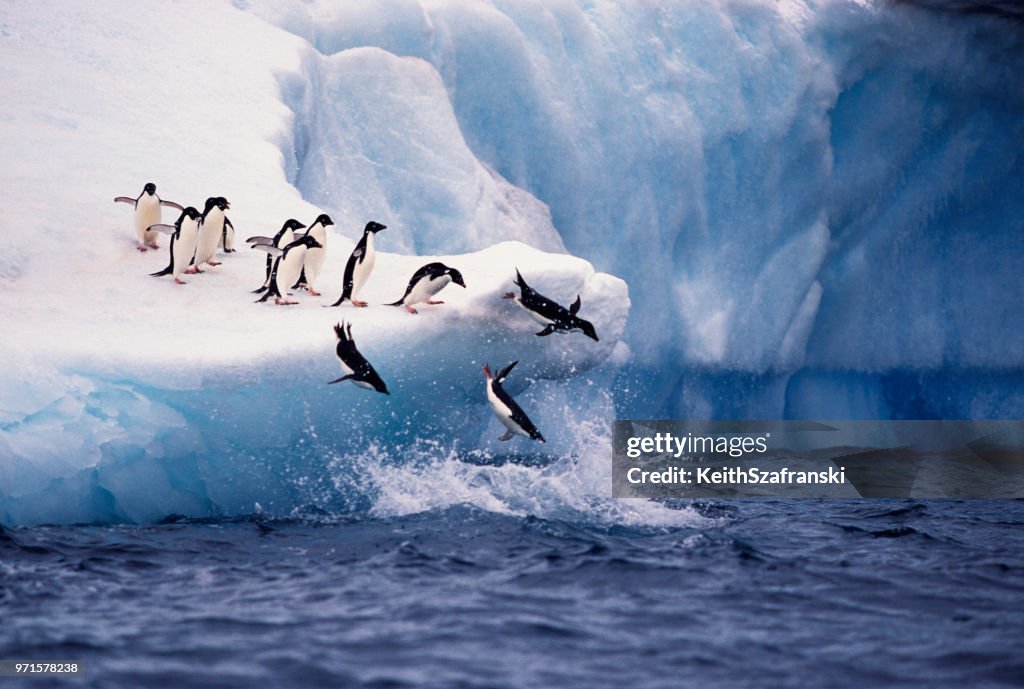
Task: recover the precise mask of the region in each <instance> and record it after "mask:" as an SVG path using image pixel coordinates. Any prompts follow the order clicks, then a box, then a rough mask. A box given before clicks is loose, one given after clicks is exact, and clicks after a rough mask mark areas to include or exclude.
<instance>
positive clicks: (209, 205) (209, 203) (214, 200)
mask: <svg viewBox="0 0 1024 689" xmlns="http://www.w3.org/2000/svg"><path fill="white" fill-rule="evenodd" d="M216 205H217V197H216V196H211V197H209V198H208V199H206V205H205V206H203V212H204V213H209V212H210V209H211V208H213V207H214V206H216Z"/></svg>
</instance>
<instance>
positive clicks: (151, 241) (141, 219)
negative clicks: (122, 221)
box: [114, 182, 185, 251]
mask: <svg viewBox="0 0 1024 689" xmlns="http://www.w3.org/2000/svg"><path fill="white" fill-rule="evenodd" d="M114 203H130V204H131V205H132V206H133V207H134V208H135V236H136V238H137V239H138V242H139V243H138V244H137V245H136V247H135V248H137V249H138V250H139V251H146V250H147V248H148V247H152V248H154V249H159V248H160V247H159V246H158V245H157V243H156V232H154V231H151V230H149V229H148V228H149V227H150V225H158V224H160V207H161V206H169V207H170V208H176V209H177V210H179V211H181V210H185V209H184V208H182V207H181V206H179V205H178V204H176V203H174V201H163V200H161V199H160V197H159V196H157V195H156V185H155V184H153V183H152V182H146V186H144V187H143V188H142V193H141V194H139V196H138V198H134V199H133V198H132V197H130V196H117V197H115V198H114ZM147 245H148V247H147Z"/></svg>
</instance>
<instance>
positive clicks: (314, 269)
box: [292, 213, 334, 297]
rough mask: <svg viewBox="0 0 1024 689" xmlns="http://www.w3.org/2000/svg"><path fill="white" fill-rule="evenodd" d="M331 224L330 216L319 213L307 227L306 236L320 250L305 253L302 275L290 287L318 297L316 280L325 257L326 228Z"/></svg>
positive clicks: (332, 222)
mask: <svg viewBox="0 0 1024 689" xmlns="http://www.w3.org/2000/svg"><path fill="white" fill-rule="evenodd" d="M333 224H334V221H333V220H331V216H329V215H327V214H326V213H321V214H320V215H318V216H317V218H316V220H314V221H313V224H312V225H310V226H309V229H308V230H306V234H307V235H309V236H311V237H313V239H315V240H316V241H317V242H319V243H320V248H319V249H309V250H308V251H306V260H305V262H303V264H302V273H300V274H299V279H298V282H296V283H295V284H294V285H292V287H296V288H298V287H302V288H305V289H307V290H309V293H310V294H311V295H312V296H314V297H319V296H320V293H319V292H317V291H316V279H317V278H318V277H320V271H321V269H323V267H324V258H326V256H327V228H328V227H330V226H331V225H333Z"/></svg>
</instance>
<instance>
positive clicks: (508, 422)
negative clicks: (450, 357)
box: [484, 361, 544, 443]
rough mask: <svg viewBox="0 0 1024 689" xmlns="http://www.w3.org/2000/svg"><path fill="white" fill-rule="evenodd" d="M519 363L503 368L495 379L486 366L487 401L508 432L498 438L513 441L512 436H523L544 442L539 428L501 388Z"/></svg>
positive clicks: (515, 362) (514, 362)
mask: <svg viewBox="0 0 1024 689" xmlns="http://www.w3.org/2000/svg"><path fill="white" fill-rule="evenodd" d="M518 363H519V362H518V361H513V362H512V363H511V364H509V365H508V366H506V367H505V368H503V369H502V370H501V371H499V372H498V375H497V376H495V377H494V378H493V379H492V378H491V368H490V366H488V365H487V364H484V376H485V377H486V378H487V401H488V402H490V403H491V409H493V410H494V415H495V416H497V417H498V420H499V421H501V422H502V423H503V424H504V425H505V428H507V429H508V431H506V432H505V435H503V436H501V437H500V438H498V440H511V439H512V436H515V435H521V436H524V437H527V438H532V439H534V440H539V441H541V442H542V443H543V442H544V436H542V435H541V434H540V431H538V430H537V427H536V426H534V425H533V422H532V421H530V419H529V418H527V416H526V412H524V411H523V410H522V409H521V408H520V407H519V405H518V404H516V401H515V400H514V399H512V398H511V397H510V396H509V394H508V393H507V392H505V389H504V388H503V387H501V384H502V383H503V382H505V379H506V378H508V374H509V373H510V372H511V371H512V369H513V368H514V367H515V365H516V364H518Z"/></svg>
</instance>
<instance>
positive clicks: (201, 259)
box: [185, 196, 231, 274]
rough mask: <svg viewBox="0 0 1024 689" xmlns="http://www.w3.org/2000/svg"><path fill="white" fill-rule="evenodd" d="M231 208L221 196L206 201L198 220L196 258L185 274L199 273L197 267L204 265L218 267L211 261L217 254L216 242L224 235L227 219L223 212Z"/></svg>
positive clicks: (217, 263)
mask: <svg viewBox="0 0 1024 689" xmlns="http://www.w3.org/2000/svg"><path fill="white" fill-rule="evenodd" d="M228 208H231V204H229V203H228V200H227V199H226V198H224V197H223V196H211V197H210V198H208V199H206V207H205V208H204V209H203V216H202V218H200V220H199V239H198V241H197V242H196V257H195V261H194V262H193V263H192V267H190V268H189V269H188V270H187V271H185V272H187V273H191V274H195V273H201V272H203V271H202V270H200V269H199V266H201V265H203V264H204V263H205V264H206V265H209V266H219V265H220V263H219V262H218V261H214V260H213V255H214V254H215V253H217V241H218V240H219V239H220V237H221V236H222V235H223V233H224V221H225V220H226V219H227V218H226V217H225V215H224V211H225V210H227V209H228Z"/></svg>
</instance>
